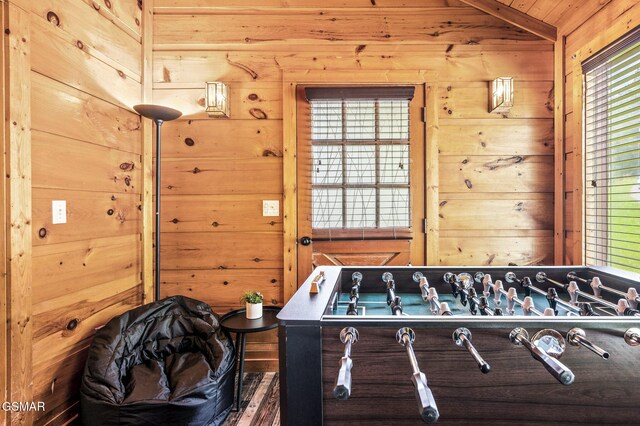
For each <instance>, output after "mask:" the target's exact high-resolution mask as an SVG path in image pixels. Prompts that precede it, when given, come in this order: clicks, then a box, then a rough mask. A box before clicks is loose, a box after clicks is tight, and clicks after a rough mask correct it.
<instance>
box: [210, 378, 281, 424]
mask: <svg viewBox="0 0 640 426" xmlns="http://www.w3.org/2000/svg"><path fill="white" fill-rule="evenodd" d="M242 386H243V389H242V403H241V404H240V411H239V412H237V413H233V412H232V413H231V414H229V417H227V420H226V421H225V422H224V425H223V426H236V425H237V426H271V425H273V426H279V425H280V380H279V378H278V373H246V374H245V375H244V382H243V384H242Z"/></svg>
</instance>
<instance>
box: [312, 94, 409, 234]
mask: <svg viewBox="0 0 640 426" xmlns="http://www.w3.org/2000/svg"><path fill="white" fill-rule="evenodd" d="M387 89H388V90H387ZM410 89H411V91H410V93H409V90H407V88H406V87H399V88H384V87H383V88H380V87H378V88H376V89H375V90H371V89H370V88H362V87H358V88H343V89H340V90H336V89H324V88H323V89H317V90H315V88H307V89H306V90H307V96H308V97H309V98H310V104H311V144H312V162H313V167H312V226H313V229H314V230H322V229H324V230H332V229H333V230H361V231H362V232H363V233H362V236H363V237H365V236H366V235H368V234H367V233H365V232H364V230H365V229H377V230H383V229H390V230H393V229H399V228H404V229H407V228H410V226H411V222H410V190H409V188H410V182H409V166H410V161H409V152H410V151H409V149H410V146H409V145H410V142H409V136H410V135H409V127H410V126H409V102H410V101H409V99H410V97H412V96H413V87H411V88H410ZM314 90H315V91H314ZM318 90H319V91H318ZM409 95H411V96H409ZM351 96H352V97H353V98H350V97H351ZM367 97H368V99H367Z"/></svg>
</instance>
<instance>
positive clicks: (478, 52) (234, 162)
mask: <svg viewBox="0 0 640 426" xmlns="http://www.w3.org/2000/svg"><path fill="white" fill-rule="evenodd" d="M154 12H155V16H154V29H153V31H154V36H153V41H154V52H153V89H154V90H153V97H154V102H158V103H164V104H166V105H170V106H173V107H175V108H178V109H180V110H182V111H183V112H184V113H185V117H184V119H182V120H179V121H176V122H171V123H166V124H165V128H164V134H163V145H164V146H163V152H162V154H163V167H164V172H163V176H162V187H163V195H164V201H163V206H162V208H163V214H162V217H163V225H162V226H163V233H162V247H163V249H162V250H163V251H162V261H163V272H162V273H163V279H162V281H163V286H164V289H165V293H164V294H165V295H166V294H175V293H182V294H187V295H192V296H194V297H197V298H200V299H203V300H205V301H207V302H209V303H211V304H212V305H213V306H214V307H215V308H216V310H217V311H218V312H225V311H227V310H229V309H232V308H236V307H239V305H240V304H239V301H238V299H239V297H240V294H241V293H242V291H244V290H247V289H258V290H261V291H263V292H264V293H265V294H266V296H267V302H268V303H269V304H271V303H273V304H282V303H283V301H284V295H283V282H282V273H283V255H282V253H283V227H282V222H283V219H282V217H279V218H269V217H262V216H261V205H262V204H261V201H262V200H264V199H280V200H281V199H282V194H283V179H285V180H286V179H291V178H292V176H283V174H282V173H283V171H282V169H283V161H282V150H283V136H282V128H283V111H282V103H283V88H282V79H283V70H284V71H287V70H326V71H327V72H331V71H332V70H349V71H350V72H352V73H356V74H354V75H357V73H358V72H360V71H365V70H387V69H391V70H429V71H433V72H434V73H436V74H437V75H439V78H438V81H437V82H435V83H436V84H437V86H438V88H439V89H438V93H437V95H436V96H437V99H436V102H435V106H434V107H435V108H437V109H438V114H437V115H438V116H439V129H437V131H438V133H439V135H438V139H439V145H440V154H439V156H438V157H437V158H436V159H435V162H436V163H437V164H438V165H439V170H440V172H439V181H440V187H439V194H438V192H436V193H435V194H436V196H437V197H438V200H437V203H438V204H439V207H438V208H439V210H440V211H439V213H440V217H439V221H438V222H439V223H438V225H439V233H440V239H439V241H438V244H437V246H436V247H437V249H438V251H439V255H438V256H437V258H436V259H437V261H438V262H439V263H441V264H480V265H482V264H493V265H497V264H507V263H516V264H529V263H550V262H552V260H553V207H552V204H553V164H554V162H553V153H554V143H553V45H552V44H551V43H549V42H544V41H541V40H540V39H538V38H537V37H535V36H532V35H530V34H528V33H526V32H525V31H523V30H520V29H517V28H515V27H512V26H510V25H508V24H506V23H504V22H502V21H500V20H498V19H496V18H493V17H490V16H488V15H485V14H483V13H481V12H478V11H476V10H475V9H472V8H469V7H466V6H464V5H463V4H462V3H460V2H457V1H447V0H428V1H427V0H406V1H402V2H391V1H377V2H370V1H368V0H367V1H364V0H361V1H355V2H349V3H347V2H343V1H338V0H331V1H328V2H327V1H324V2H314V1H303V0H296V1H281V0H271V1H267V2H249V3H247V2H229V1H221V0H189V1H177V0H155V9H154ZM532 64H535V66H533V65H532ZM503 75H509V76H513V77H514V78H515V84H516V89H515V90H516V95H515V102H516V106H515V107H514V108H513V110H512V111H511V112H510V113H509V114H506V115H504V116H503V115H497V114H490V113H488V109H487V102H488V90H489V86H488V84H489V81H490V80H492V79H493V78H495V77H498V76H503ZM211 80H220V81H223V82H225V83H227V84H228V85H229V88H230V102H231V117H230V119H209V118H207V116H206V114H205V113H204V109H203V102H204V83H205V82H206V81H211ZM365 80H366V77H363V80H362V82H366V81H365ZM431 161H434V159H431ZM427 185H428V183H427ZM289 202H293V201H289ZM281 211H282V208H281ZM268 344H269V345H272V343H268ZM261 348H265V347H264V346H260V345H253V346H250V347H249V349H252V350H256V351H260V354H259V355H258V354H256V356H255V357H252V356H251V355H249V357H252V358H254V359H257V360H260V359H262V358H260V357H261V356H263V355H264V352H263V351H262V350H261ZM266 348H267V349H269V350H271V349H275V347H274V346H273V345H272V346H268V347H266ZM271 354H272V355H270V356H275V355H274V354H273V352H271ZM260 362H262V361H255V363H260ZM250 364H251V361H250ZM262 365H264V364H262ZM267 365H268V366H273V367H275V365H274V364H273V363H270V364H267Z"/></svg>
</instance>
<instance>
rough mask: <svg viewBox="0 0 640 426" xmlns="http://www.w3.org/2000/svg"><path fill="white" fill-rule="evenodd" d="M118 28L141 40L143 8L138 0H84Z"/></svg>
mask: <svg viewBox="0 0 640 426" xmlns="http://www.w3.org/2000/svg"><path fill="white" fill-rule="evenodd" d="M82 1H84V2H85V3H87V4H89V5H90V6H91V7H93V8H94V9H97V10H98V12H100V14H101V15H102V16H103V17H104V18H105V19H107V20H109V21H111V22H113V23H114V24H115V25H116V26H117V27H118V28H120V29H121V30H122V31H124V32H126V33H127V34H129V35H131V36H132V37H133V38H134V39H136V40H137V41H140V37H141V35H142V27H141V24H142V10H140V5H139V2H138V1H137V0H134V1H132V0H82Z"/></svg>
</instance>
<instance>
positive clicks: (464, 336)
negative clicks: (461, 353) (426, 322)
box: [453, 327, 491, 374]
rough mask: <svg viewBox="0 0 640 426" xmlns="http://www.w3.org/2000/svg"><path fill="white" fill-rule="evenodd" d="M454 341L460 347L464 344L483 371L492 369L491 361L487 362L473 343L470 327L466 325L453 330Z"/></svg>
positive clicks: (485, 372) (486, 371)
mask: <svg viewBox="0 0 640 426" xmlns="http://www.w3.org/2000/svg"><path fill="white" fill-rule="evenodd" d="M453 343H455V344H456V345H458V346H460V347H462V346H464V347H465V348H466V349H467V351H469V353H470V354H471V356H472V357H473V360H474V361H475V362H476V364H478V368H479V369H480V371H481V372H482V373H484V374H487V373H488V372H489V371H491V366H490V365H489V363H487V362H486V361H485V360H484V359H483V358H482V356H480V353H479V352H478V351H477V350H476V348H475V347H474V346H473V344H472V343H471V332H470V331H469V329H467V328H465V327H460V328H457V329H456V330H455V331H454V332H453Z"/></svg>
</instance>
